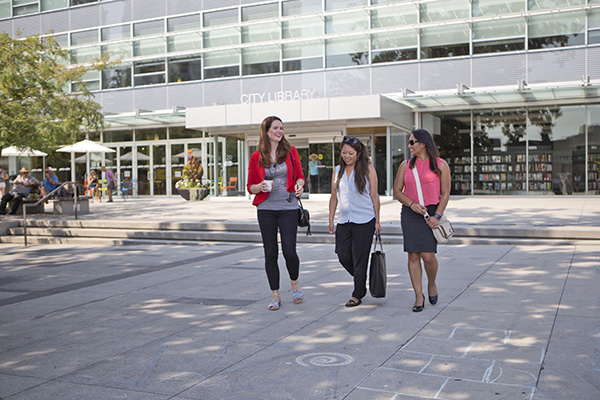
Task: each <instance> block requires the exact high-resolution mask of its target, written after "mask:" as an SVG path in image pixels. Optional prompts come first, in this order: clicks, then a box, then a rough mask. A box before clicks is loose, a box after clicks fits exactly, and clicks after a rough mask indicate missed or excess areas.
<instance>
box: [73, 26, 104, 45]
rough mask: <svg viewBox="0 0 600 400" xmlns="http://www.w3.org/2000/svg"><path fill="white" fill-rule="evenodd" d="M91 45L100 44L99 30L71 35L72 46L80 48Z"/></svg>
mask: <svg viewBox="0 0 600 400" xmlns="http://www.w3.org/2000/svg"><path fill="white" fill-rule="evenodd" d="M89 43H98V30H97V29H92V30H89V31H83V32H75V33H71V46H79V45H82V44H89Z"/></svg>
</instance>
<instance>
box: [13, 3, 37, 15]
mask: <svg viewBox="0 0 600 400" xmlns="http://www.w3.org/2000/svg"><path fill="white" fill-rule="evenodd" d="M27 2H28V3H29V1H27ZM14 4H15V7H13V15H14V16H15V17H16V16H18V15H26V14H33V13H36V12H39V11H40V9H39V6H38V4H37V2H36V3H34V4H28V5H25V6H18V7H17V6H16V4H18V1H17V0H14Z"/></svg>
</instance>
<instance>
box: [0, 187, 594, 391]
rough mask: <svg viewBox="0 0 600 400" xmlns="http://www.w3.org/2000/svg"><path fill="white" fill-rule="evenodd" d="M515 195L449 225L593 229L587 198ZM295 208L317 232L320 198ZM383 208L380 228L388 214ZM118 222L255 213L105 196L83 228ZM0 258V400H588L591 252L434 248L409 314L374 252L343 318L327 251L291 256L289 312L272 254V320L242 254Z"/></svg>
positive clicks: (462, 211)
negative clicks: (374, 281)
mask: <svg viewBox="0 0 600 400" xmlns="http://www.w3.org/2000/svg"><path fill="white" fill-rule="evenodd" d="M514 199H515V198H505V199H503V200H502V201H500V200H498V199H489V200H486V201H485V202H482V201H481V200H479V202H477V201H475V200H473V199H472V198H466V199H464V202H463V199H453V200H452V201H451V204H454V205H455V207H454V208H453V209H452V212H450V211H449V216H450V217H451V219H453V220H454V221H457V223H460V224H483V223H492V222H493V221H492V220H491V219H493V218H496V223H504V224H530V225H535V224H539V223H544V221H550V222H551V223H552V224H553V225H564V226H576V225H577V226H584V227H585V226H588V227H589V228H590V229H591V228H592V227H593V226H594V224H597V222H594V221H598V220H599V217H600V213H599V211H600V204H599V202H600V200H599V199H597V198H590V197H588V198H573V199H568V200H572V201H571V202H570V203H569V202H568V201H566V200H567V199H564V198H556V199H552V200H549V201H547V200H546V199H542V198H540V199H528V200H521V202H520V203H519V202H518V201H516V200H514ZM517 200H519V199H517ZM384 202H386V199H384ZM461 202H462V205H461ZM553 202H554V203H553ZM200 203H202V202H200ZM305 206H307V207H308V208H309V209H311V211H313V215H314V220H315V221H316V222H315V223H326V215H327V214H326V201H325V200H324V199H323V200H322V201H321V202H320V201H319V200H317V199H315V200H308V201H306V202H305ZM111 207H112V208H111ZM201 207H204V211H205V212H204V213H200V212H198V210H200V209H201ZM511 207H512V210H511V209H510V208H511ZM485 208H486V209H485ZM383 209H384V210H385V215H386V217H385V219H384V222H385V224H393V223H396V222H395V221H396V220H397V217H398V212H399V207H398V206H397V203H396V204H394V203H393V202H387V203H386V205H384V207H383ZM482 209H485V211H487V212H484V213H482V212H481V210H482ZM504 209H506V211H505V214H502V210H504ZM174 210H177V212H174ZM226 210H229V212H226ZM535 210H537V212H535ZM186 211H187V216H186ZM511 211H512V212H511ZM117 213H127V215H125V216H123V218H129V219H135V218H136V217H137V218H139V219H140V220H146V219H153V220H162V219H165V220H166V219H168V218H170V220H181V219H182V218H184V219H185V218H191V219H192V220H200V219H204V220H206V219H211V220H224V221H227V220H238V219H244V218H247V220H252V218H255V211H254V209H253V208H251V207H247V204H246V203H244V202H241V201H231V200H224V201H220V202H217V201H211V202H207V203H203V204H198V203H196V204H191V203H185V202H181V201H180V202H175V200H161V201H156V202H152V201H151V200H139V201H136V200H131V201H126V202H124V201H121V200H117V201H116V202H115V203H112V204H107V203H99V204H98V203H95V204H94V205H93V206H92V213H91V214H88V215H87V216H84V218H93V217H95V218H115V219H118V218H119V217H118V215H117ZM490 213H496V216H491V215H490ZM497 213H501V214H500V215H499V216H498V215H497ZM515 213H522V217H521V218H519V215H515ZM169 214H171V215H169ZM388 214H389V215H388ZM477 215H480V217H479V218H484V219H485V218H490V221H487V222H485V221H482V220H481V219H479V220H477V218H478V217H477ZM511 215H512V216H513V217H512V218H511V219H509V220H507V219H504V220H503V221H502V220H501V219H502V217H503V216H504V217H505V218H509V216H511ZM526 215H528V216H529V217H528V218H526V217H525V216H526ZM461 216H462V217H461ZM498 218H500V222H498V221H499V220H498ZM186 220H187V219H186ZM546 223H548V222H546ZM385 224H384V229H385ZM0 248H1V250H2V251H1V252H0V268H1V269H0V271H1V275H0V397H1V398H2V399H3V400H9V399H10V400H37V399H40V400H54V399H56V400H71V399H73V400H75V399H77V400H80V399H140V400H142V399H143V400H146V399H148V400H154V399H156V400H159V399H160V400H163V399H164V400H166V399H173V400H183V399H190V400H191V399H202V400H212V399H236V400H237V399H248V400H250V399H252V400H254V399H296V400H300V399H328V400H334V399H348V400H371V399H373V400H374V399H377V400H379V399H381V400H382V399H395V400H399V399H456V400H465V399H474V400H481V399H510V400H513V399H528V400H529V399H536V400H542V399H557V400H561V399H571V398H572V399H578V400H597V399H599V398H600V291H599V290H598V281H599V279H600V263H599V261H600V260H599V258H600V248H599V247H598V246H597V245H594V244H590V245H585V244H583V245H553V244H539V245H462V244H461V245H445V246H440V247H439V250H438V258H439V260H440V273H439V277H438V288H439V293H440V300H439V302H438V304H437V305H435V306H431V305H429V303H427V304H426V306H425V310H424V311H423V312H422V313H413V312H412V310H411V308H412V304H413V293H412V288H411V286H410V281H409V277H408V273H407V268H406V261H407V257H406V254H405V253H404V252H403V251H402V245H384V250H385V252H386V256H387V262H388V266H387V267H388V294H387V296H386V297H385V298H382V299H374V298H372V297H370V296H369V295H367V297H366V298H365V299H364V301H363V304H362V305H361V306H359V307H355V308H350V309H348V308H345V307H344V303H345V302H346V301H347V300H348V299H349V297H350V294H351V291H352V283H351V279H350V277H349V275H348V274H347V273H346V271H345V270H344V269H343V268H342V267H341V266H340V265H339V263H338V262H337V258H336V256H335V254H334V252H333V245H330V244H313V243H302V244H299V246H298V251H299V255H300V259H301V274H300V282H301V284H302V285H303V289H304V294H305V300H304V301H303V302H302V303H301V304H294V303H293V302H292V293H291V290H290V285H289V283H288V277H287V272H286V271H285V267H284V265H285V264H284V262H283V259H280V268H281V271H282V279H281V282H282V300H283V301H282V307H281V309H280V310H279V311H275V312H273V311H268V310H267V304H268V303H269V301H270V298H271V296H270V291H269V287H268V284H267V280H266V276H265V273H264V266H263V253H262V247H261V245H260V244H257V243H223V242H220V243H217V242H213V243H210V242H205V243H198V244H197V245H195V246H177V245H163V246H150V245H140V246H135V245H133V246H95V245H88V246H82V245H60V246H56V245H37V244H36V245H30V246H28V247H24V246H22V245H16V244H0Z"/></svg>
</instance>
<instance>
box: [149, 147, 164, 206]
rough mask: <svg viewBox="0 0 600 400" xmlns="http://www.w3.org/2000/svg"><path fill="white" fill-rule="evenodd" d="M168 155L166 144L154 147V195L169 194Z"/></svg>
mask: <svg viewBox="0 0 600 400" xmlns="http://www.w3.org/2000/svg"><path fill="white" fill-rule="evenodd" d="M166 157H167V154H166V146H165V145H164V144H160V145H157V144H155V145H153V146H152V194H153V195H154V196H156V195H165V194H167V158H166Z"/></svg>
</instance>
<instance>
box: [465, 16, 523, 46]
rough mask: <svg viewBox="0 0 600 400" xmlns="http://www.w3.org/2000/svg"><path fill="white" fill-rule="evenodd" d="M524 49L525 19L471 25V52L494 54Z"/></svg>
mask: <svg viewBox="0 0 600 400" xmlns="http://www.w3.org/2000/svg"><path fill="white" fill-rule="evenodd" d="M523 49H525V19H523V18H518V19H506V20H497V21H485V22H476V23H473V52H474V53H475V54H480V53H496V52H502V51H516V50H523Z"/></svg>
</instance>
